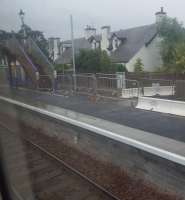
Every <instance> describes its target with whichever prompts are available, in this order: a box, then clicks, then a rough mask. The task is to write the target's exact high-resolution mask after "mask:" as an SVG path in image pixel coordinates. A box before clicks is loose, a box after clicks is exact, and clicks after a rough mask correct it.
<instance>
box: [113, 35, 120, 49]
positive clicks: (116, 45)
mask: <svg viewBox="0 0 185 200" xmlns="http://www.w3.org/2000/svg"><path fill="white" fill-rule="evenodd" d="M119 45H120V41H119V39H118V38H117V37H114V38H113V40H112V47H113V51H115V50H116V49H117V48H118V47H119Z"/></svg>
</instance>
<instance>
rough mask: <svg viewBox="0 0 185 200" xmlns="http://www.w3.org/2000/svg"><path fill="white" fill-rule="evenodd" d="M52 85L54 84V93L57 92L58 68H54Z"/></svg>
mask: <svg viewBox="0 0 185 200" xmlns="http://www.w3.org/2000/svg"><path fill="white" fill-rule="evenodd" d="M52 85H53V93H55V92H56V90H57V71H56V70H54V72H53V83H52Z"/></svg>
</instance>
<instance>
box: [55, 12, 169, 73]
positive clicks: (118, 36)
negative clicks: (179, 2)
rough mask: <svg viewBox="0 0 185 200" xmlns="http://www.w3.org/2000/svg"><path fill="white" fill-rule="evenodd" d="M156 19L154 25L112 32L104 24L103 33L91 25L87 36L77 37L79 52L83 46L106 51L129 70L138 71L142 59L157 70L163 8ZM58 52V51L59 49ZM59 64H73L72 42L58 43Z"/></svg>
mask: <svg viewBox="0 0 185 200" xmlns="http://www.w3.org/2000/svg"><path fill="white" fill-rule="evenodd" d="M155 15H156V22H155V23H154V24H151V25H146V26H140V27H134V28H130V29H126V30H119V31H114V32H112V31H111V27H110V26H103V27H102V28H101V34H96V29H95V28H92V27H90V26H87V27H86V28H85V36H84V37H82V38H76V39H74V46H75V53H76V54H78V53H79V51H80V50H81V49H97V48H100V49H101V50H105V51H106V52H107V53H108V55H109V56H110V58H111V61H112V62H113V63H116V64H124V65H125V66H126V68H127V70H128V71H131V72H132V71H133V70H134V64H135V62H136V60H137V59H138V58H141V60H142V63H143V64H144V70H145V71H154V70H155V69H156V68H157V67H160V66H161V65H162V59H161V56H160V41H161V38H160V37H159V36H158V33H157V24H158V23H159V22H160V21H161V20H162V19H163V18H164V17H166V16H167V14H166V13H165V12H164V10H163V8H161V10H160V11H159V12H157V13H156V14H155ZM55 52H56V50H55ZM57 52H58V53H57V54H58V56H57V58H56V59H55V62H56V63H57V64H70V63H71V61H72V48H71V41H70V40H68V41H62V42H60V45H58V50H57Z"/></svg>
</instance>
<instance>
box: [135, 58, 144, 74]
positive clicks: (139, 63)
mask: <svg viewBox="0 0 185 200" xmlns="http://www.w3.org/2000/svg"><path fill="white" fill-rule="evenodd" d="M143 67H144V65H143V63H142V60H141V58H137V60H136V62H135V64H134V72H136V73H141V72H143V71H144V69H143Z"/></svg>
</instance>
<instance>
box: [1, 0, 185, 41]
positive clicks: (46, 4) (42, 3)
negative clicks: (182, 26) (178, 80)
mask: <svg viewBox="0 0 185 200" xmlns="http://www.w3.org/2000/svg"><path fill="white" fill-rule="evenodd" d="M161 6H163V7H164V8H165V11H166V12H167V13H168V15H169V16H171V17H177V18H178V19H179V20H180V21H181V22H183V23H185V12H184V9H185V0H0V29H3V30H7V31H10V30H15V31H16V30H18V29H19V27H20V20H19V17H18V12H19V10H20V8H22V9H23V10H24V11H25V13H26V16H25V23H26V24H27V25H29V26H30V27H31V28H33V29H37V30H41V31H43V32H44V34H45V35H46V37H50V36H53V37H55V36H57V37H61V39H62V40H64V39H69V38H70V24H69V23H70V21H69V15H70V14H73V18H74V33H75V37H79V36H82V35H84V31H83V30H84V27H85V26H86V25H91V26H94V27H95V28H97V32H100V27H101V26H103V25H110V26H111V29H112V30H113V31H115V30H119V29H124V28H128V27H134V26H140V25H145V24H151V23H154V22H155V15H154V14H155V12H156V11H159V8H160V7H161Z"/></svg>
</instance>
